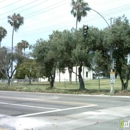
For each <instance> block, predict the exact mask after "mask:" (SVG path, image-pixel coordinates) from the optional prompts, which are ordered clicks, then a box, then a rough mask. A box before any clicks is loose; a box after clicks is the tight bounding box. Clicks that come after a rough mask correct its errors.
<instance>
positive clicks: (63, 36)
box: [50, 30, 75, 83]
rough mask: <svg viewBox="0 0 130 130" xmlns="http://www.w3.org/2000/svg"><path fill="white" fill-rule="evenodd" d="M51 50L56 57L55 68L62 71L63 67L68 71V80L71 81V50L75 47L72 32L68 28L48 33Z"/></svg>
mask: <svg viewBox="0 0 130 130" xmlns="http://www.w3.org/2000/svg"><path fill="white" fill-rule="evenodd" d="M50 43H51V45H52V47H51V51H52V52H53V54H54V55H55V56H56V57H57V68H58V69H59V71H60V72H64V71H65V68H68V71H69V81H70V83H72V76H71V75H72V71H73V65H74V62H73V59H72V51H73V49H74V47H75V43H74V41H73V34H72V32H70V31H68V30H64V31H62V32H60V31H54V32H53V33H52V34H51V35H50Z"/></svg>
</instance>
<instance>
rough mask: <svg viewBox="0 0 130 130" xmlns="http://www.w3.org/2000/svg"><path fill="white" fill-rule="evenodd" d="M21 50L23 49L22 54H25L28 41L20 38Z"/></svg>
mask: <svg viewBox="0 0 130 130" xmlns="http://www.w3.org/2000/svg"><path fill="white" fill-rule="evenodd" d="M21 44H22V47H23V50H24V56H25V49H26V48H28V47H29V43H28V42H27V41H25V40H22V42H21Z"/></svg>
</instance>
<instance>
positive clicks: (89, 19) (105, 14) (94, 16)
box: [20, 7, 130, 34]
mask: <svg viewBox="0 0 130 130" xmlns="http://www.w3.org/2000/svg"><path fill="white" fill-rule="evenodd" d="M128 9H130V7H129V8H128ZM125 10H126V9H125ZM120 11H122V9H121V10H115V12H114V11H112V12H113V13H118V12H120ZM109 15H111V11H109V12H108V13H104V16H109ZM87 18H88V19H87V21H91V20H95V19H98V18H100V16H98V15H97V14H96V15H92V16H90V17H87ZM85 21H86V20H82V22H85ZM71 22H72V20H71V21H67V22H66V23H67V24H68V23H71ZM66 23H60V24H59V23H58V24H56V25H52V26H47V27H43V28H42V29H41V27H40V29H34V30H30V31H26V32H21V33H20V34H23V33H27V32H32V31H34V32H36V31H41V30H45V29H49V28H53V27H58V26H59V25H65V24H66Z"/></svg>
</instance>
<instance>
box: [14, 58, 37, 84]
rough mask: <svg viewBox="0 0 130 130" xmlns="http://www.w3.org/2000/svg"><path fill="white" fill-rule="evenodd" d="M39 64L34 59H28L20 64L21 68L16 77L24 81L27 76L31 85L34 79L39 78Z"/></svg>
mask: <svg viewBox="0 0 130 130" xmlns="http://www.w3.org/2000/svg"><path fill="white" fill-rule="evenodd" d="M38 69H39V68H38V67H37V63H36V61H35V60H33V59H28V61H26V62H23V63H22V64H20V66H19V68H18V69H17V71H16V74H15V77H16V78H17V79H24V78H25V76H27V77H28V79H29V84H31V80H32V79H33V78H37V72H38Z"/></svg>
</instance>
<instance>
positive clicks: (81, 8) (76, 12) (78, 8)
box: [71, 0, 90, 84]
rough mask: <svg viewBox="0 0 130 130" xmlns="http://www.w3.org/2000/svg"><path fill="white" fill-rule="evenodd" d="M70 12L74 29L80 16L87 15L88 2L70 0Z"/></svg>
mask: <svg viewBox="0 0 130 130" xmlns="http://www.w3.org/2000/svg"><path fill="white" fill-rule="evenodd" d="M71 6H72V10H71V14H72V15H73V16H74V17H76V31H77V27H78V22H80V21H81V18H82V17H85V16H86V15H87V11H89V10H90V8H89V7H88V3H87V2H85V1H84V0H76V1H75V0H72V1H71ZM76 74H77V64H76ZM76 84H77V75H76Z"/></svg>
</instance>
